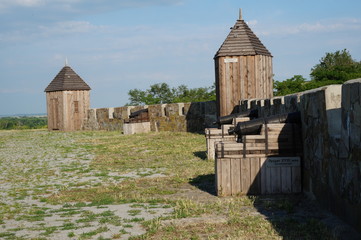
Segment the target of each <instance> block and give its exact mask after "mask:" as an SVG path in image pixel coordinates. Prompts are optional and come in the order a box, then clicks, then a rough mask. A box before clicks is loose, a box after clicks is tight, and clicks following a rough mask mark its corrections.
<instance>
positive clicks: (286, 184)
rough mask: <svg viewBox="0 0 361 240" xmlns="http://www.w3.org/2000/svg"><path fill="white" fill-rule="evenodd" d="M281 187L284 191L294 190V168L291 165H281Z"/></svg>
mask: <svg viewBox="0 0 361 240" xmlns="http://www.w3.org/2000/svg"><path fill="white" fill-rule="evenodd" d="M281 185H282V186H281V188H282V193H291V192H292V169H291V167H281Z"/></svg>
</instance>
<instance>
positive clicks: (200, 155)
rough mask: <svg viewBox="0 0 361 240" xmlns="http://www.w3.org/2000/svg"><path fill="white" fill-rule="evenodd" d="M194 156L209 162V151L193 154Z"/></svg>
mask: <svg viewBox="0 0 361 240" xmlns="http://www.w3.org/2000/svg"><path fill="white" fill-rule="evenodd" d="M193 155H194V156H195V157H197V158H200V159H202V160H207V151H198V152H193Z"/></svg>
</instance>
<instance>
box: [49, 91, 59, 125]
mask: <svg viewBox="0 0 361 240" xmlns="http://www.w3.org/2000/svg"><path fill="white" fill-rule="evenodd" d="M50 104H51V108H50V109H51V122H52V130H59V125H60V118H59V100H58V99H57V98H52V99H50Z"/></svg>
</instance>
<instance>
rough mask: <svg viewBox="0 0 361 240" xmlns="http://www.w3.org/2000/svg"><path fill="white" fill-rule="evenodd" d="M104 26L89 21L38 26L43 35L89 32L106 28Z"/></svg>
mask: <svg viewBox="0 0 361 240" xmlns="http://www.w3.org/2000/svg"><path fill="white" fill-rule="evenodd" d="M104 28H105V27H103V26H96V25H92V24H91V23H89V22H87V21H64V22H57V23H55V24H53V25H47V26H46V25H41V26H39V27H38V29H39V30H40V32H41V33H42V34H43V35H56V34H69V33H87V32H91V31H97V30H101V29H104Z"/></svg>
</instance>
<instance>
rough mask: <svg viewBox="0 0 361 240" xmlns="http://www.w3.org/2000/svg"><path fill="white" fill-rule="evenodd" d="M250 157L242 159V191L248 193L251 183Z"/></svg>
mask: <svg viewBox="0 0 361 240" xmlns="http://www.w3.org/2000/svg"><path fill="white" fill-rule="evenodd" d="M250 164H251V163H250V159H249V158H243V159H242V161H241V172H242V173H241V186H242V193H247V192H248V191H249V188H250V185H251V166H250Z"/></svg>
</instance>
